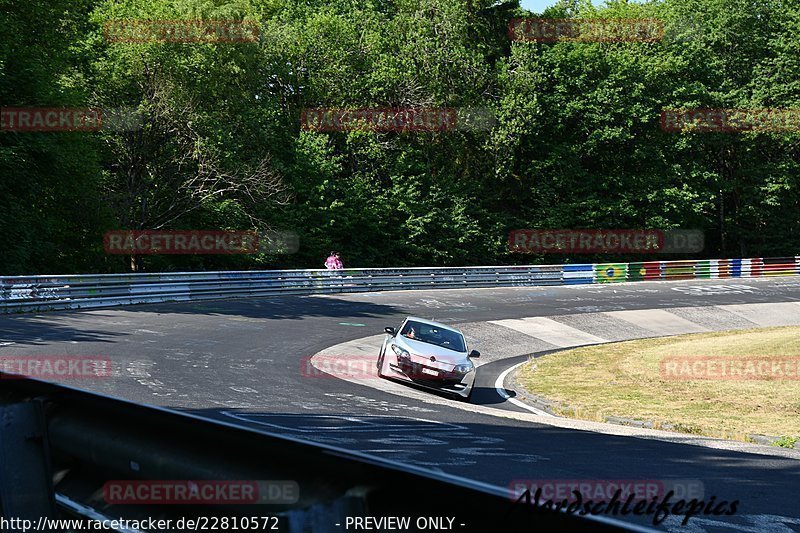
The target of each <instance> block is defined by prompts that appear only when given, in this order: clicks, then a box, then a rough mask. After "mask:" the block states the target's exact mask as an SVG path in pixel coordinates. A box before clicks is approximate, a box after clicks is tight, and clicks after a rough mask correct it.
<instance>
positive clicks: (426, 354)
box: [378, 317, 480, 401]
mask: <svg viewBox="0 0 800 533" xmlns="http://www.w3.org/2000/svg"><path fill="white" fill-rule="evenodd" d="M384 331H385V332H386V339H384V341H383V345H382V346H381V351H380V354H379V355H378V375H379V376H380V377H382V378H393V379H398V380H402V381H408V382H412V383H415V384H416V385H419V386H421V387H425V388H429V389H435V390H437V391H441V392H445V393H448V394H450V395H452V396H456V397H458V398H459V399H463V400H467V401H469V399H470V397H471V396H472V385H473V383H474V382H475V365H473V364H472V361H471V359H472V358H475V357H479V356H480V352H478V351H477V350H472V351H471V352H470V351H468V350H467V343H466V341H465V340H464V335H463V334H462V333H461V332H460V331H458V330H457V329H454V328H451V327H449V326H445V325H444V324H439V323H438V322H432V321H430V320H425V319H423V318H416V317H408V318H406V319H405V321H404V322H403V324H402V325H401V326H400V328H399V329H398V330H395V329H394V328H391V327H387V328H385V329H384Z"/></svg>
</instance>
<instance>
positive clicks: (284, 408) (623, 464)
mask: <svg viewBox="0 0 800 533" xmlns="http://www.w3.org/2000/svg"><path fill="white" fill-rule="evenodd" d="M780 302H800V280H798V279H797V278H776V279H736V280H708V281H698V280H688V281H681V282H664V281H660V282H639V283H627V284H613V285H577V286H555V287H519V288H501V289H462V290H434V291H397V292H383V293H361V294H343V295H332V296H295V297H269V298H254V299H250V300H228V301H213V302H203V303H196V304H195V303H176V304H159V305H142V306H132V307H126V308H117V309H102V310H90V311H78V312H58V313H47V314H41V315H17V316H8V317H1V318H0V355H5V356H9V355H34V354H35V355H95V356H108V357H110V358H111V359H112V360H113V377H112V378H110V379H109V378H106V379H95V380H81V381H77V380H72V381H71V382H70V383H69V384H70V385H73V386H78V387H81V388H86V389H89V390H92V391H95V392H99V393H103V394H108V395H112V396H116V397H121V398H125V399H129V400H133V401H137V402H141V403H146V404H154V405H160V406H165V407H171V408H175V409H181V410H190V411H192V412H194V413H198V414H202V415H204V416H207V417H210V418H218V419H225V420H226V421H228V422H236V423H240V424H243V425H248V426H250V427H257V428H259V429H261V430H263V431H266V432H271V433H281V434H290V435H292V436H294V437H301V438H306V439H309V440H313V441H315V442H324V443H328V444H333V445H339V446H342V447H344V448H347V449H351V450H360V451H364V452H367V453H370V454H375V455H378V456H380V457H383V458H388V459H395V460H398V461H401V462H408V463H412V464H415V465H419V466H424V467H428V468H431V469H434V470H441V471H445V472H448V473H451V474H455V475H459V476H464V477H469V478H472V479H477V480H480V481H484V482H488V483H491V484H494V485H498V486H501V487H509V486H510V485H511V484H512V483H514V482H515V481H516V480H577V479H595V480H602V479H605V480H634V479H646V480H662V481H663V480H694V481H699V482H700V483H701V484H702V487H703V491H704V495H705V497H706V498H710V497H711V496H716V500H717V501H718V502H719V501H721V500H727V501H731V500H737V499H738V500H739V502H740V503H739V507H738V511H737V513H736V514H735V515H733V516H719V517H717V516H708V517H701V516H698V517H694V518H692V519H691V520H690V521H689V523H688V525H686V526H682V525H680V522H681V519H682V518H678V517H670V518H668V519H667V520H665V521H664V522H663V523H662V524H661V527H662V528H663V529H665V530H669V531H685V532H687V533H694V532H701V531H748V532H750V531H752V532H761V531H776V532H791V531H800V505H798V501H800V494H799V491H800V461H798V459H800V451H794V450H783V449H780V448H775V449H771V448H767V447H763V446H755V445H746V444H732V445H730V446H722V447H708V446H699V445H691V444H686V443H685V442H678V441H669V440H661V439H653V438H642V437H641V436H634V435H629V434H624V432H621V431H616V430H615V431H616V432H617V433H623V434H609V433H601V432H597V431H587V430H579V429H574V428H572V427H559V426H556V425H548V424H545V423H537V422H536V421H535V420H536V418H535V417H536V415H533V414H531V413H526V416H527V418H523V417H514V416H511V413H520V412H524V409H522V408H520V407H519V406H516V405H512V404H510V403H509V402H508V401H506V400H505V399H504V398H502V397H501V396H499V395H498V394H497V392H496V391H495V389H494V383H495V380H496V377H497V376H498V375H499V374H500V373H501V372H502V371H504V370H505V369H506V368H508V367H510V366H512V365H513V364H516V363H519V362H520V361H521V360H524V359H525V357H522V358H520V357H519V354H525V353H530V354H532V353H535V352H537V351H540V349H541V347H537V346H534V345H532V346H531V348H530V349H529V350H526V346H525V345H524V344H522V345H520V343H519V342H518V341H514V342H516V344H515V346H516V349H517V350H518V353H516V354H513V355H516V356H517V357H510V356H509V357H510V358H503V357H494V358H493V357H489V359H488V360H483V361H482V362H483V363H484V364H483V366H481V367H480V368H479V372H478V378H477V379H478V381H477V383H478V386H479V388H478V389H476V391H475V395H474V403H476V404H479V405H480V407H479V408H475V409H470V408H469V406H466V405H461V406H460V408H456V407H454V406H453V405H451V403H453V402H451V401H450V400H444V399H441V398H438V397H436V396H435V395H433V394H429V393H423V392H420V391H416V390H412V391H413V394H409V395H408V396H407V397H403V396H399V395H398V394H396V393H390V392H386V391H384V390H381V389H379V388H376V387H373V386H367V385H363V384H358V383H353V382H351V381H346V380H342V379H337V378H335V377H331V376H319V375H316V374H309V373H308V372H307V371H305V370H304V369H307V368H308V365H307V362H308V358H309V357H311V356H312V355H314V354H316V353H318V352H320V351H322V350H325V349H326V348H329V347H331V346H334V345H337V344H340V343H344V342H347V341H353V340H356V339H360V338H362V337H368V336H371V335H376V334H379V333H381V332H382V330H383V327H384V326H387V325H391V326H397V325H399V324H400V322H401V321H402V319H403V318H404V317H405V316H407V315H417V316H421V317H425V318H432V319H435V320H438V321H441V322H445V323H450V324H461V323H479V322H489V321H502V320H508V319H515V318H521V317H536V316H541V317H547V316H559V315H576V314H582V313H606V312H615V311H623V310H645V309H668V308H677V307H709V308H710V307H712V306H720V305H733V304H754V303H780ZM799 305H800V304H799ZM713 316H714V315H713V313H711V314H709V317H710V318H708V319H707V320H713ZM497 327H500V326H497ZM472 340H473V342H475V343H477V344H476V345H475V346H474V347H476V348H478V349H479V350H481V351H482V352H484V353H489V354H491V342H492V341H491V339H480V338H478V339H472ZM482 344H483V345H482ZM375 356H376V357H377V352H376V353H375ZM397 386H398V387H403V386H402V385H397ZM410 390H411V389H410ZM420 394H424V395H426V397H430V401H424V400H422V399H419V395H420ZM490 413H491V414H490ZM612 433H614V432H613V431H612ZM623 519H626V518H625V517H623ZM632 520H633V519H632ZM638 521H639V523H642V524H648V523H649V522H648V521H646V520H643V519H639V520H638Z"/></svg>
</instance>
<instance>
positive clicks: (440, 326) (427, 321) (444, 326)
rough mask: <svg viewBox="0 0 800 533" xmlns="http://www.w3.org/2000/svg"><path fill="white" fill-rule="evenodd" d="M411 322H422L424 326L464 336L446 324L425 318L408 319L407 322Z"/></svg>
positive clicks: (412, 317) (414, 317) (413, 317)
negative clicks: (447, 330)
mask: <svg viewBox="0 0 800 533" xmlns="http://www.w3.org/2000/svg"><path fill="white" fill-rule="evenodd" d="M409 320H412V321H414V322H420V323H422V324H428V325H429V326H436V327H439V328H442V329H449V330H450V331H455V332H456V333H458V334H460V335H463V333H461V331H459V330H457V329H456V328H454V327H452V326H448V325H446V324H442V323H441V322H434V321H433V320H427V319H425V318H419V317H416V316H409V317H406V322H408V321H409Z"/></svg>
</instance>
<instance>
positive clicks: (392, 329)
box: [383, 326, 394, 335]
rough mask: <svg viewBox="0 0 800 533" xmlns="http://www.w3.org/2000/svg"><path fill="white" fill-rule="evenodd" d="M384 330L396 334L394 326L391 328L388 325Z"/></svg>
mask: <svg viewBox="0 0 800 533" xmlns="http://www.w3.org/2000/svg"><path fill="white" fill-rule="evenodd" d="M383 331H385V332H386V333H388V334H389V335H394V328H390V327H388V326H387V327H385V328H383Z"/></svg>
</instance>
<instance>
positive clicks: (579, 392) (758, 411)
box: [517, 326, 800, 442]
mask: <svg viewBox="0 0 800 533" xmlns="http://www.w3.org/2000/svg"><path fill="white" fill-rule="evenodd" d="M669 356H678V357H688V358H690V360H691V361H695V360H697V359H699V358H703V357H723V358H730V359H736V358H738V359H741V358H744V357H753V358H755V357H758V358H769V359H771V360H777V359H778V358H785V357H798V358H800V327H795V326H791V327H779V328H764V329H756V330H746V331H728V332H715V333H701V334H695V335H683V336H679V337H670V338H662V339H645V340H636V341H629V342H622V343H614V344H604V345H599V346H591V347H586V348H577V349H574V350H569V351H566V352H561V353H556V354H552V355H547V356H544V357H540V358H538V359H536V360H535V361H534V362H531V363H529V364H527V365H525V366H523V367H522V368H521V369H520V372H519V374H518V377H517V380H518V381H519V383H521V384H522V385H523V386H524V387H525V388H526V389H527V390H528V391H530V392H531V393H533V394H536V395H539V396H543V397H545V398H547V399H548V400H551V401H553V402H554V403H555V404H556V405H558V404H561V405H563V406H565V407H564V408H562V409H560V412H558V414H561V415H565V416H572V417H575V418H582V419H585V420H598V421H603V420H605V419H606V417H611V416H613V417H623V418H631V419H636V420H645V421H652V422H654V423H655V427H661V428H665V429H673V430H677V431H684V432H689V433H697V434H702V435H708V436H712V437H722V438H728V439H736V440H748V438H747V435H749V434H761V435H771V436H789V437H798V436H800V379H798V376H797V375H795V376H794V378H793V379H787V378H778V379H772V378H770V379H759V380H731V379H714V380H688V379H668V378H667V377H666V376H664V375H663V374H662V370H661V365H660V363H661V361H662V359H663V358H665V357H669ZM566 406H569V408H567V407H566ZM556 411H559V409H558V408H556ZM788 442H791V438H790V439H788Z"/></svg>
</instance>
